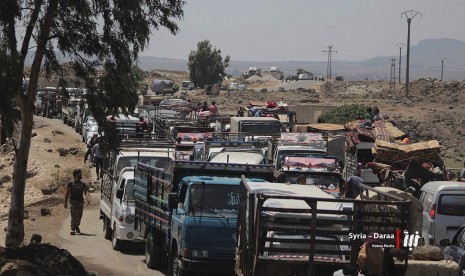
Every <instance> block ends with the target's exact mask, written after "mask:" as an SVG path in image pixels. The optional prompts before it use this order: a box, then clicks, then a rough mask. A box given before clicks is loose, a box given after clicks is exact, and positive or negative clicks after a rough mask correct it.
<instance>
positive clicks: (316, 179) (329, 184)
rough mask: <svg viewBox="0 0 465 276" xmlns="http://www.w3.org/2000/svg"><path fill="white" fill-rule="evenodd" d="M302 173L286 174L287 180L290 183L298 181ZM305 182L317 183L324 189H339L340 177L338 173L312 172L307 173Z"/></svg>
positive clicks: (309, 183) (316, 184) (308, 183)
mask: <svg viewBox="0 0 465 276" xmlns="http://www.w3.org/2000/svg"><path fill="white" fill-rule="evenodd" d="M299 175H300V174H293V175H286V181H287V182H289V183H298V181H297V178H298V177H299ZM305 177H306V180H305V184H307V185H315V186H317V187H319V188H321V189H322V190H336V189H339V181H340V177H339V176H337V175H325V174H311V175H305Z"/></svg>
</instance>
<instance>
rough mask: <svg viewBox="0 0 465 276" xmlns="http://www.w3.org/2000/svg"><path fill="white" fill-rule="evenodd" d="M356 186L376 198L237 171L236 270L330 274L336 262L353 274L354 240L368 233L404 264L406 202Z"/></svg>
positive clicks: (256, 275) (249, 274)
mask: <svg viewBox="0 0 465 276" xmlns="http://www.w3.org/2000/svg"><path fill="white" fill-rule="evenodd" d="M360 187H361V189H362V190H363V192H362V194H365V193H370V194H373V193H374V194H376V195H377V196H375V197H374V198H377V199H376V200H373V199H371V200H367V199H355V200H349V199H337V198H335V197H333V196H331V195H329V194H327V193H325V192H323V191H322V190H321V189H319V188H318V187H316V186H302V185H298V184H289V185H285V184H281V183H266V182H253V181H250V180H248V179H245V178H244V177H243V178H242V181H241V184H240V192H239V194H240V198H239V202H240V207H239V217H238V221H237V234H236V236H237V239H236V258H235V260H236V264H235V273H236V275H239V276H281V275H296V276H300V275H302V276H303V275H333V273H334V272H335V271H337V270H340V269H341V268H345V269H346V270H348V271H351V272H350V273H345V274H347V275H356V274H354V272H356V271H357V269H356V261H357V256H358V253H359V250H360V246H361V245H362V244H363V242H365V240H366V239H367V236H370V234H372V235H374V238H377V239H379V240H380V241H381V242H382V243H383V246H384V251H385V252H386V251H387V250H389V251H390V253H391V254H392V256H395V257H397V258H398V259H402V260H404V263H403V264H402V265H400V266H401V268H402V269H403V270H404V269H406V267H407V261H408V258H407V256H408V251H409V249H408V248H405V247H401V246H400V241H401V240H403V238H404V237H401V236H400V235H401V233H402V232H403V231H400V229H407V227H408V223H409V220H408V215H409V210H408V209H409V206H410V203H411V202H410V201H409V200H404V199H402V198H400V197H397V196H394V195H391V194H388V193H384V192H382V191H378V190H376V189H375V188H371V187H369V186H366V185H363V184H362V185H360ZM393 206H396V208H391V207H393ZM390 248H395V249H396V250H390ZM404 271H405V270H404ZM383 275H387V274H383ZM400 275H403V274H400Z"/></svg>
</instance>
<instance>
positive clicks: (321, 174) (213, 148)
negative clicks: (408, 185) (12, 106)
mask: <svg viewBox="0 0 465 276" xmlns="http://www.w3.org/2000/svg"><path fill="white" fill-rule="evenodd" d="M269 119H270V120H254V119H252V118H250V117H243V118H240V117H239V118H235V119H234V120H231V124H236V126H234V130H235V131H237V132H236V133H234V132H230V133H218V132H214V131H213V132H208V131H206V128H205V127H199V128H198V131H196V128H195V127H192V126H190V127H189V128H186V121H184V122H183V123H182V124H177V123H175V122H179V121H177V120H175V119H174V118H173V117H172V116H171V117H169V118H167V119H166V122H165V123H166V125H165V127H166V129H165V132H166V133H165V135H161V133H157V134H156V135H154V136H151V135H144V136H143V137H134V138H128V137H125V136H123V135H121V136H120V137H119V139H120V142H119V147H118V148H117V149H114V150H111V151H109V153H108V156H107V160H108V164H107V165H106V168H107V169H106V170H105V175H104V177H103V178H102V183H101V194H102V195H101V201H100V211H101V218H102V219H103V229H104V232H105V238H107V239H109V240H111V244H112V247H113V248H114V249H115V250H119V249H121V247H122V246H123V245H124V243H125V242H136V243H137V242H141V243H145V263H146V264H147V267H149V268H152V269H164V268H167V270H168V274H169V275H191V274H193V273H200V275H207V274H211V275H218V274H230V275H231V274H235V275H332V274H330V273H333V272H335V271H337V270H340V269H344V273H347V274H348V275H356V274H355V273H356V267H357V264H356V261H357V256H358V251H359V249H360V246H361V244H362V243H363V242H364V240H363V239H355V238H353V239H352V238H349V237H351V235H350V234H353V233H370V232H373V231H376V232H377V233H380V234H382V235H384V236H385V237H387V240H386V241H385V242H386V244H392V243H393V241H392V240H389V238H391V237H393V235H394V233H396V229H407V227H408V225H409V206H410V203H411V202H410V201H409V200H406V199H403V198H400V197H397V196H394V195H391V194H387V193H385V192H382V191H380V190H378V189H376V188H372V187H369V186H365V185H361V186H360V189H361V193H362V194H367V195H368V194H370V198H371V199H369V200H361V199H346V198H344V197H343V196H341V195H342V193H343V189H342V188H343V187H342V185H341V184H342V181H341V179H342V178H341V174H340V173H339V172H338V167H337V158H336V157H334V156H328V155H327V154H328V151H329V150H328V148H327V147H326V146H327V145H328V144H329V143H328V137H322V135H321V134H311V135H304V134H301V135H300V134H299V135H297V134H293V135H286V134H285V133H283V134H281V129H282V128H281V126H279V128H278V129H275V126H278V124H279V120H276V119H274V118H269ZM253 126H256V128H254V127H253ZM186 129H190V130H189V132H187V130H186ZM231 129H233V126H231ZM159 131H160V130H159ZM183 131H184V132H183ZM155 136H156V137H155ZM160 137H163V138H160ZM193 138H195V140H194V139H193ZM305 139H307V140H305ZM325 139H326V140H325ZM263 141H266V143H264V142H263ZM292 141H293V142H292ZM181 151H182V152H186V151H187V152H191V153H190V154H188V155H187V156H188V158H184V157H183V158H180V156H185V155H181V154H179V153H180V152H181ZM251 152H252V153H257V154H261V155H262V156H264V158H262V159H261V160H260V161H251V160H255V159H253V158H250V157H247V158H244V159H242V160H240V159H239V160H238V159H234V160H236V161H234V162H230V160H233V157H234V156H235V155H237V154H239V156H244V153H251ZM221 153H225V154H226V158H224V159H221V160H220V161H216V162H215V160H214V158H215V156H213V155H215V154H216V156H218V154H221ZM265 156H266V157H265ZM217 160H218V159H217ZM237 160H238V161H237ZM300 174H302V175H304V176H305V177H306V182H305V183H301V184H297V182H296V179H297V178H299V175H300ZM283 175H284V177H285V178H284V181H282V179H279V178H280V176H283ZM309 176H312V177H313V178H312V177H309ZM309 179H310V180H309ZM319 181H322V182H321V183H326V184H325V185H319V184H318V183H320V182H319ZM290 183H293V184H290ZM328 183H329V184H331V185H332V186H331V187H330V186H329V184H328ZM373 195H376V196H373ZM373 218H377V219H376V220H373ZM407 253H408V249H404V248H402V247H401V248H398V249H396V250H393V251H392V252H391V254H392V255H393V256H394V257H396V258H397V259H398V260H400V262H399V264H398V266H399V268H401V269H404V270H405V269H406V265H407V260H408V258H407Z"/></svg>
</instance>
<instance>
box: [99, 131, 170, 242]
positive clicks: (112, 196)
mask: <svg viewBox="0 0 465 276" xmlns="http://www.w3.org/2000/svg"><path fill="white" fill-rule="evenodd" d="M144 144H145V146H146V148H143V145H144ZM120 145H121V147H120V148H118V149H117V150H114V151H109V153H108V156H107V158H106V160H108V161H109V163H108V164H107V169H105V170H103V172H104V174H103V177H102V182H101V199H100V214H101V218H102V219H103V230H104V232H105V238H106V239H110V238H111V240H112V247H113V249H115V250H120V249H121V247H122V245H123V244H124V243H125V242H142V241H143V236H142V234H141V233H140V232H139V231H136V230H135V229H134V227H133V226H132V223H133V222H134V212H135V210H134V208H135V205H134V198H133V190H132V186H133V185H134V167H135V165H137V162H142V163H145V164H149V165H152V166H154V167H156V168H161V169H162V168H164V167H165V166H166V164H168V163H169V162H170V161H171V160H173V159H174V148H173V147H170V145H167V144H163V143H158V144H155V143H152V144H150V143H148V142H143V141H142V140H138V139H126V140H122V141H120ZM136 145H138V147H135V146H136ZM157 147H158V148H157Z"/></svg>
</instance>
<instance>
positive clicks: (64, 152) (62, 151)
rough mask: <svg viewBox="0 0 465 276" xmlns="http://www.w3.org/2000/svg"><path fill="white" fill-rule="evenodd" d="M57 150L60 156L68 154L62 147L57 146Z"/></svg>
mask: <svg viewBox="0 0 465 276" xmlns="http://www.w3.org/2000/svg"><path fill="white" fill-rule="evenodd" d="M57 151H58V153H59V154H60V156H66V154H68V150H66V149H64V148H59V149H57Z"/></svg>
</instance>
